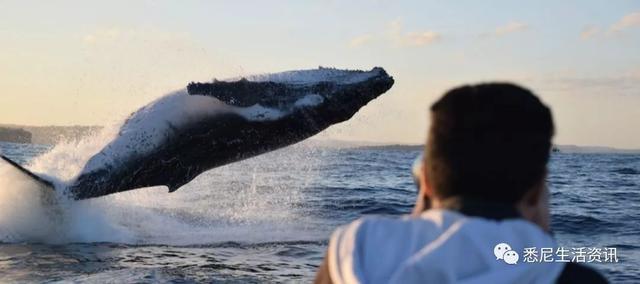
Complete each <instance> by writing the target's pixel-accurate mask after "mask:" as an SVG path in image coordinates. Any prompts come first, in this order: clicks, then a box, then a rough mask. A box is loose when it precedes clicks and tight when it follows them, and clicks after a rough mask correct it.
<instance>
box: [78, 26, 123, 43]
mask: <svg viewBox="0 0 640 284" xmlns="http://www.w3.org/2000/svg"><path fill="white" fill-rule="evenodd" d="M121 35H122V31H121V30H120V29H117V28H110V29H105V30H98V31H95V32H93V33H90V34H87V35H85V36H84V37H83V38H82V42H83V43H84V44H87V45H93V44H97V43H101V42H113V41H115V40H117V39H118V38H119V37H120V36H121Z"/></svg>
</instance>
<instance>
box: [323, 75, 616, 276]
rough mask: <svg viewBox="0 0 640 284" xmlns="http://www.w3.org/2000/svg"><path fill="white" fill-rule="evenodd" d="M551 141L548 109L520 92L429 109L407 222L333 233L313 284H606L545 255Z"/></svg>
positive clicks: (459, 99) (455, 98) (552, 246)
mask: <svg viewBox="0 0 640 284" xmlns="http://www.w3.org/2000/svg"><path fill="white" fill-rule="evenodd" d="M553 134H554V125H553V119H552V117H551V112H550V110H549V108H547V107H546V106H545V105H544V104H542V103H541V102H540V100H539V99H538V98H537V97H536V96H535V95H533V94H532V93H531V92H530V91H528V90H526V89H523V88H521V87H518V86H515V85H512V84H504V83H493V84H480V85H474V86H463V87H460V88H456V89H453V90H451V91H449V92H447V93H446V94H445V95H444V96H443V97H442V98H441V99H440V100H439V101H437V102H436V103H435V104H433V106H432V107H431V129H430V130H429V138H428V140H427V143H426V147H425V151H424V158H423V159H422V163H421V167H420V170H419V171H418V172H419V173H418V176H417V182H418V184H419V193H418V198H417V201H416V205H415V208H414V211H413V214H412V215H411V216H405V217H402V218H398V219H392V218H373V217H369V218H363V219H361V220H357V221H355V222H353V223H351V224H350V225H347V226H345V227H343V228H340V229H338V230H337V231H336V232H335V233H334V234H333V235H332V237H331V240H330V242H329V249H328V251H327V256H326V258H325V261H324V263H323V265H322V267H321V268H320V270H319V272H318V275H317V278H316V282H317V283H458V282H461V283H606V280H605V279H604V278H603V277H602V276H601V275H600V274H598V273H597V272H595V271H593V270H591V269H590V268H587V267H584V266H579V265H577V264H576V263H566V262H559V261H556V257H555V255H552V254H551V253H555V252H556V249H557V244H556V242H555V241H554V239H553V238H552V237H551V235H550V234H549V200H548V198H549V192H548V189H547V188H546V186H545V178H546V175H547V162H548V161H549V155H550V150H551V145H552V144H551V138H552V136H553ZM525 252H527V253H526V255H525Z"/></svg>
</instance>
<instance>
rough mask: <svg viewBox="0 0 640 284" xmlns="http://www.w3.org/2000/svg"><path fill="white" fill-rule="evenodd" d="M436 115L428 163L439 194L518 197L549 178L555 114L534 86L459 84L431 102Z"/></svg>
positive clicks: (508, 199)
mask: <svg viewBox="0 0 640 284" xmlns="http://www.w3.org/2000/svg"><path fill="white" fill-rule="evenodd" d="M431 119H432V120H431V128H430V130H429V138H428V140H427V144H426V149H425V158H424V159H425V167H424V169H425V171H426V174H427V176H428V179H429V182H430V184H431V186H432V187H433V190H434V192H435V194H436V195H437V196H438V197H439V198H447V197H454V196H465V197H473V198H476V199H481V200H487V201H494V202H506V203H516V202H517V201H519V200H521V199H522V198H523V196H524V195H525V193H526V192H527V191H528V190H530V189H531V188H532V187H533V186H535V185H536V183H538V182H540V181H541V180H542V179H543V178H544V176H545V174H546V170H547V162H548V161H549V155H550V152H551V146H552V144H551V138H552V137H553V134H554V125H553V118H552V116H551V111H550V110H549V108H548V107H547V106H545V105H544V104H543V103H542V102H541V101H540V100H539V99H538V98H537V97H536V96H535V95H534V94H533V93H532V92H531V91H529V90H527V89H525V88H522V87H519V86H517V85H514V84H510V83H485V84H478V85H468V86H462V87H458V88H455V89H452V90H450V91H448V92H447V93H446V94H445V95H444V96H443V97H442V98H441V99H440V100H438V101H437V102H435V103H434V104H433V105H432V106H431Z"/></svg>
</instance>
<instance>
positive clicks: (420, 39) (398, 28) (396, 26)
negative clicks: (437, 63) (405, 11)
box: [389, 20, 442, 47]
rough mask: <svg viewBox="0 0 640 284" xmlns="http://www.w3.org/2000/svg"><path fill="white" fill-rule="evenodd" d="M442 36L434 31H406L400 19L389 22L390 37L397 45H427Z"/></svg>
mask: <svg viewBox="0 0 640 284" xmlns="http://www.w3.org/2000/svg"><path fill="white" fill-rule="evenodd" d="M441 38H442V35H440V34H439V33H437V32H434V31H421V32H405V31H403V27H402V23H401V22H400V21H399V20H396V21H392V22H391V23H389V39H390V40H392V41H393V42H394V44H395V45H396V46H400V47H418V46H425V45H428V44H432V43H435V42H437V41H439V40H440V39H441Z"/></svg>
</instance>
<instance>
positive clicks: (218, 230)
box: [0, 143, 640, 283]
mask: <svg viewBox="0 0 640 284" xmlns="http://www.w3.org/2000/svg"><path fill="white" fill-rule="evenodd" d="M74 147H77V148H83V147H84V148H86V145H64V146H57V147H55V148H53V149H52V147H48V146H38V145H24V144H11V143H0V152H1V153H3V154H4V155H7V156H9V157H11V158H14V159H16V160H18V161H19V162H20V163H23V164H25V165H30V167H33V168H35V169H39V170H47V172H54V173H56V174H60V175H62V176H65V175H66V176H67V177H68V176H69V174H65V171H62V169H65V168H68V167H71V168H73V167H75V166H74V165H78V164H82V162H83V161H84V160H83V158H81V157H78V155H80V156H82V155H83V154H78V153H76V152H83V151H84V150H82V151H80V150H78V151H73V149H75V148H74ZM47 152H48V154H43V153H47ZM417 154H418V152H417V151H409V150H397V149H396V150H394V149H380V148H375V149H373V148H367V149H364V148H363V149H346V148H345V149H339V148H316V147H311V146H305V145H299V146H293V147H289V148H285V149H282V150H279V151H275V152H272V153H269V154H266V155H263V156H260V157H256V158H253V159H249V160H246V161H243V162H239V163H236V164H232V165H228V166H225V167H221V168H217V169H213V170H211V171H209V172H207V173H205V174H203V175H201V176H200V177H198V178H197V179H196V180H194V181H193V182H191V183H190V184H188V185H187V186H185V187H184V188H182V189H180V190H178V191H177V192H174V193H168V192H167V191H166V189H163V188H149V189H142V190H136V191H132V192H126V193H120V194H117V195H111V196H106V197H103V198H99V199H94V200H87V201H81V202H70V203H67V204H62V205H61V208H58V210H59V211H56V212H54V213H51V212H50V211H43V210H41V209H40V208H39V206H41V203H39V200H38V199H37V196H38V195H37V194H34V192H37V189H33V188H30V187H25V186H23V185H20V184H18V185H16V184H15V183H12V182H11V181H9V179H11V178H12V177H10V176H6V175H4V176H3V174H2V172H1V171H0V282H46V281H52V282H55V281H62V282H66V281H71V282H96V283H109V282H111V283H129V282H138V283H145V282H176V283H189V282H223V283H224V282H241V283H252V282H258V283H262V282H310V281H311V280H312V279H313V277H314V274H315V271H316V269H317V267H318V265H319V264H320V262H321V260H322V258H323V255H324V252H325V250H326V245H327V239H328V237H329V235H330V233H331V232H332V230H333V229H334V228H335V227H336V226H339V225H342V224H346V223H349V222H350V221H352V220H354V219H357V218H359V217H361V216H363V215H369V214H385V215H400V214H404V213H407V212H409V211H410V210H411V208H412V205H413V202H414V200H415V195H416V191H415V187H414V185H413V182H412V178H411V176H410V166H411V163H412V162H413V159H414V158H415V157H416V156H417ZM548 184H549V187H550V190H551V192H552V197H551V198H552V201H551V207H552V220H553V221H552V227H553V231H554V234H555V236H556V238H557V239H558V241H559V243H560V244H561V245H562V246H565V247H615V248H616V249H617V254H618V262H617V263H601V264H595V265H594V266H595V267H596V268H597V269H598V270H600V271H601V272H603V273H604V274H605V275H606V277H607V278H608V279H609V280H610V281H611V282H614V283H638V282H640V219H638V218H639V216H640V155H614V154H568V153H557V154H554V155H553V157H552V161H551V165H550V175H549V178H548ZM52 214H55V215H56V216H55V217H52Z"/></svg>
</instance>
